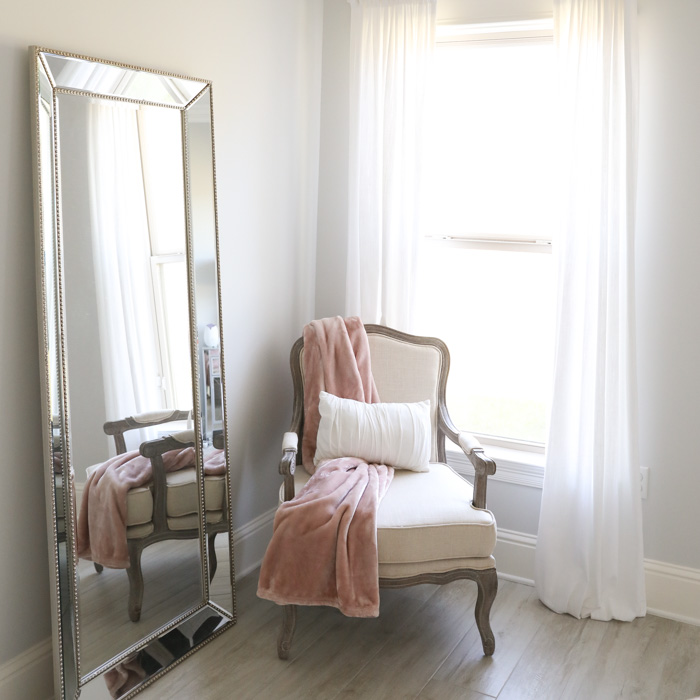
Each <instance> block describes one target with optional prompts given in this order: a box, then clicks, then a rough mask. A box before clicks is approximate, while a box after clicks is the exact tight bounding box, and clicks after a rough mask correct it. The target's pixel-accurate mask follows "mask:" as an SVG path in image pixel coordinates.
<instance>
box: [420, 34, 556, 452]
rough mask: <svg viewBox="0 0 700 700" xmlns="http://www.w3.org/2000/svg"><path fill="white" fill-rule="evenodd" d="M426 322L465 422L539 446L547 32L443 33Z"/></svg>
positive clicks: (547, 360)
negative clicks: (441, 345)
mask: <svg viewBox="0 0 700 700" xmlns="http://www.w3.org/2000/svg"><path fill="white" fill-rule="evenodd" d="M431 90H432V93H431V95H430V116H429V119H428V129H427V131H428V134H429V147H428V149H427V154H426V162H425V171H424V177H425V180H424V186H425V188H426V194H427V202H426V215H427V216H426V224H427V225H426V227H425V228H426V232H427V234H428V237H427V238H426V239H425V241H424V245H423V250H422V254H421V265H422V271H421V280H420V285H421V291H420V293H419V295H418V298H419V309H418V324H417V327H418V329H419V331H420V332H421V333H429V334H433V335H436V336H438V337H441V338H443V339H444V340H445V341H446V342H447V344H448V347H449V348H450V354H451V358H452V366H451V370H450V379H449V384H448V401H449V406H450V412H451V414H452V417H453V419H454V420H455V422H456V424H457V425H458V426H459V427H460V428H462V429H465V430H469V431H470V432H473V433H476V434H477V435H480V436H481V438H482V439H483V440H484V441H485V442H489V441H497V440H498V439H501V440H505V441H516V442H519V443H521V444H523V443H529V444H531V445H533V446H537V445H539V446H542V445H543V444H544V442H545V439H546V423H547V414H548V408H549V395H550V390H551V375H552V373H553V357H552V349H553V328H554V300H555V289H554V279H553V275H554V271H553V263H552V256H551V254H550V251H551V240H552V235H553V209H554V207H553V194H552V192H553V187H554V182H553V177H552V172H553V168H552V161H553V149H552V132H553V127H554V120H553V44H552V28H551V21H550V22H549V23H547V22H534V23H533V22H522V23H504V24H488V25H469V26H462V27H454V26H453V27H447V28H444V27H441V28H439V30H438V44H437V47H436V60H435V75H434V79H433V80H432V81H431Z"/></svg>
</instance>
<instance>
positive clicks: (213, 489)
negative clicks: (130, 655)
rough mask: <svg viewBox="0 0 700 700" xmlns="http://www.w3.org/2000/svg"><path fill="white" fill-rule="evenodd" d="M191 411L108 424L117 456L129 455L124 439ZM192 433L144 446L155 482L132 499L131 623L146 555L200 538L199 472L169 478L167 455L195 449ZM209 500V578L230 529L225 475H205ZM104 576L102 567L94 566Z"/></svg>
mask: <svg viewBox="0 0 700 700" xmlns="http://www.w3.org/2000/svg"><path fill="white" fill-rule="evenodd" d="M188 416H189V412H187V411H165V412H162V411H161V412H153V413H147V414H141V415H138V416H130V417H128V418H125V419H123V420H120V421H111V422H107V423H105V425H104V431H105V433H106V434H107V435H111V436H113V437H114V442H115V446H116V450H117V454H123V453H124V452H126V444H125V439H124V433H125V432H127V431H129V430H137V429H142V428H147V427H151V426H155V425H163V424H166V423H172V422H174V421H182V420H185V419H187V418H188ZM220 433H221V431H219V434H217V435H215V436H214V447H217V448H219V449H221V448H222V447H223V445H222V444H219V443H220V442H221V440H220V438H221V435H220ZM194 444H195V433H194V431H192V430H186V431H182V432H176V433H173V434H172V435H168V436H166V437H163V438H159V439H157V440H150V441H148V442H144V443H142V444H141V446H140V448H139V451H140V453H141V455H143V456H144V457H148V458H149V459H150V460H151V466H152V470H153V478H152V480H151V482H150V483H148V484H146V485H145V486H140V487H136V488H132V489H131V490H130V491H129V492H128V494H127V511H126V513H127V514H126V518H127V522H126V524H127V545H128V549H129V563H130V565H129V568H128V569H127V570H126V571H127V574H128V577H129V603H128V610H129V618H130V619H131V620H132V621H133V622H137V621H138V620H139V619H140V617H141V606H142V603H143V590H144V581H143V573H142V570H141V555H142V553H143V551H144V549H146V547H149V546H150V545H152V544H155V543H156V542H161V541H163V540H182V539H194V538H197V537H199V536H200V526H199V524H200V516H199V505H200V495H199V486H198V483H197V470H196V468H195V467H187V468H185V469H180V470H178V471H172V472H166V471H165V468H164V466H163V455H164V454H165V453H166V452H168V451H170V450H176V449H182V448H183V447H190V446H194ZM204 494H205V503H206V508H207V513H206V518H207V523H208V532H209V540H208V544H209V549H208V551H209V567H210V569H209V577H210V579H211V578H213V577H214V574H215V572H216V566H217V561H216V549H215V548H214V540H215V538H216V535H217V534H218V533H219V532H225V531H226V530H227V528H228V509H227V506H226V504H227V499H226V475H225V474H205V476H204ZM95 569H96V570H97V571H98V572H100V571H102V569H103V567H102V566H101V565H100V564H95Z"/></svg>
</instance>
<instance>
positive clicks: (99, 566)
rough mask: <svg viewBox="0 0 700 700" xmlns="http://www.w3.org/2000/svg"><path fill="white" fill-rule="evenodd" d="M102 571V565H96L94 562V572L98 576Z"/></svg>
mask: <svg viewBox="0 0 700 700" xmlns="http://www.w3.org/2000/svg"><path fill="white" fill-rule="evenodd" d="M103 570H104V566H102V564H98V563H97V562H95V571H97V573H98V574H101V573H102V571H103Z"/></svg>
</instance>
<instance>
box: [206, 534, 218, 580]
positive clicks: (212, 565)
mask: <svg viewBox="0 0 700 700" xmlns="http://www.w3.org/2000/svg"><path fill="white" fill-rule="evenodd" d="M208 539H209V551H208V556H209V583H211V582H212V581H213V580H214V574H215V573H216V566H217V563H218V562H217V561H216V548H215V547H214V540H215V539H216V533H215V532H212V533H210V534H209V538H208Z"/></svg>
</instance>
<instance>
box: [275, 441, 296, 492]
mask: <svg viewBox="0 0 700 700" xmlns="http://www.w3.org/2000/svg"><path fill="white" fill-rule="evenodd" d="M298 444H299V436H298V435H297V434H296V433H295V432H291V431H289V432H286V433H285V434H284V437H283V438H282V459H281V461H280V474H282V476H284V500H285V501H291V500H292V498H294V471H295V469H296V464H297V446H298Z"/></svg>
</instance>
